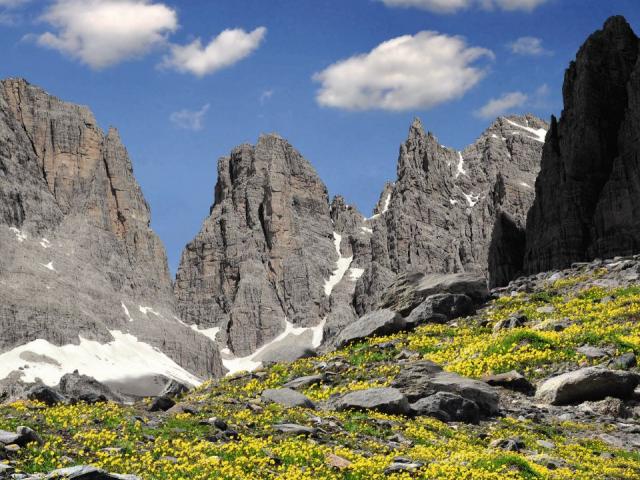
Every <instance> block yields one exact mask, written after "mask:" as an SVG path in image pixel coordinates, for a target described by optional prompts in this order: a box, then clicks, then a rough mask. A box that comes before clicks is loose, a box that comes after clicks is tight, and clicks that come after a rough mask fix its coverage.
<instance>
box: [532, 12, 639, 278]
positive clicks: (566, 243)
mask: <svg viewBox="0 0 640 480" xmlns="http://www.w3.org/2000/svg"><path fill="white" fill-rule="evenodd" d="M563 94H564V110H563V113H562V116H561V118H560V120H559V121H557V122H556V121H555V119H554V121H553V122H552V126H551V130H550V132H549V135H548V136H547V143H546V145H545V148H544V153H543V156H542V169H541V172H540V176H539V178H538V181H537V182H536V200H535V203H534V205H533V207H532V209H531V211H530V213H529V216H528V222H527V239H526V242H527V245H526V253H525V258H524V268H525V270H526V271H527V272H530V273H535V272H539V271H543V270H551V269H554V268H564V267H566V266H568V265H570V264H571V263H572V262H578V261H583V260H589V259H593V258H597V257H599V258H610V257H614V256H616V255H627V254H631V253H635V252H638V250H639V249H640V213H639V212H640V208H639V207H640V181H639V180H638V178H640V175H639V173H640V163H639V162H640V155H639V152H640V143H639V141H638V134H637V132H638V130H639V128H640V41H639V40H638V37H636V35H635V34H634V32H633V31H632V29H631V27H630V26H629V24H628V23H627V22H626V21H625V19H624V18H622V17H612V18H610V19H609V20H607V22H606V23H605V25H604V27H603V29H602V30H599V31H597V32H595V33H594V34H593V35H591V36H590V37H589V39H588V40H587V41H586V43H585V44H584V45H583V46H582V48H580V51H579V52H578V54H577V56H576V60H575V61H574V62H572V63H571V65H570V66H569V69H568V70H567V72H566V74H565V80H564V89H563Z"/></svg>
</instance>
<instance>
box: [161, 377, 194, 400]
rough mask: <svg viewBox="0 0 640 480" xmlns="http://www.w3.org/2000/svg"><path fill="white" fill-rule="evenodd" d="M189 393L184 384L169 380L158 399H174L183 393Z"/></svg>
mask: <svg viewBox="0 0 640 480" xmlns="http://www.w3.org/2000/svg"><path fill="white" fill-rule="evenodd" d="M188 391H189V387H188V386H187V385H185V384H184V383H180V382H178V381H177V380H169V381H168V382H167V384H166V385H165V386H164V388H163V389H162V392H160V395H159V396H160V397H170V398H175V397H179V396H180V395H182V394H183V393H187V392H188Z"/></svg>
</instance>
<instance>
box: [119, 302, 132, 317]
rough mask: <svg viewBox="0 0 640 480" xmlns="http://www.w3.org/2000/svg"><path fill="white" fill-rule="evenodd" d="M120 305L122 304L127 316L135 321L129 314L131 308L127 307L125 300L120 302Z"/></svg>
mask: <svg viewBox="0 0 640 480" xmlns="http://www.w3.org/2000/svg"><path fill="white" fill-rule="evenodd" d="M120 305H122V309H123V310H124V314H125V315H126V316H127V318H128V319H129V321H130V322H133V318H131V315H130V314H129V309H128V308H127V306H126V305H125V304H124V302H120Z"/></svg>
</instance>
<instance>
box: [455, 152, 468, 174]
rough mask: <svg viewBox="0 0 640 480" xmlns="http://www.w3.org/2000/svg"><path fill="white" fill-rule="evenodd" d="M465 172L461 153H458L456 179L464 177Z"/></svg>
mask: <svg viewBox="0 0 640 480" xmlns="http://www.w3.org/2000/svg"><path fill="white" fill-rule="evenodd" d="M466 174H467V172H466V171H465V169H464V158H462V152H458V170H457V171H456V178H458V177H459V176H460V175H466Z"/></svg>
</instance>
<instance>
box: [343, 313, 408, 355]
mask: <svg viewBox="0 0 640 480" xmlns="http://www.w3.org/2000/svg"><path fill="white" fill-rule="evenodd" d="M405 325H406V322H405V320H404V318H402V316H400V315H399V314H397V313H395V312H394V311H392V310H389V309H385V310H376V311H375V312H371V313H368V314H367V315H365V316H363V317H361V318H359V319H358V320H357V321H355V322H354V323H352V324H351V325H349V326H348V327H346V328H345V329H344V330H342V332H340V334H339V335H338V337H337V338H336V340H335V345H336V347H338V348H340V347H344V346H346V345H348V344H350V343H353V342H357V341H358V340H364V339H365V338H368V337H373V336H376V335H391V334H393V333H397V332H399V331H401V330H402V329H403V328H404V327H405Z"/></svg>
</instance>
